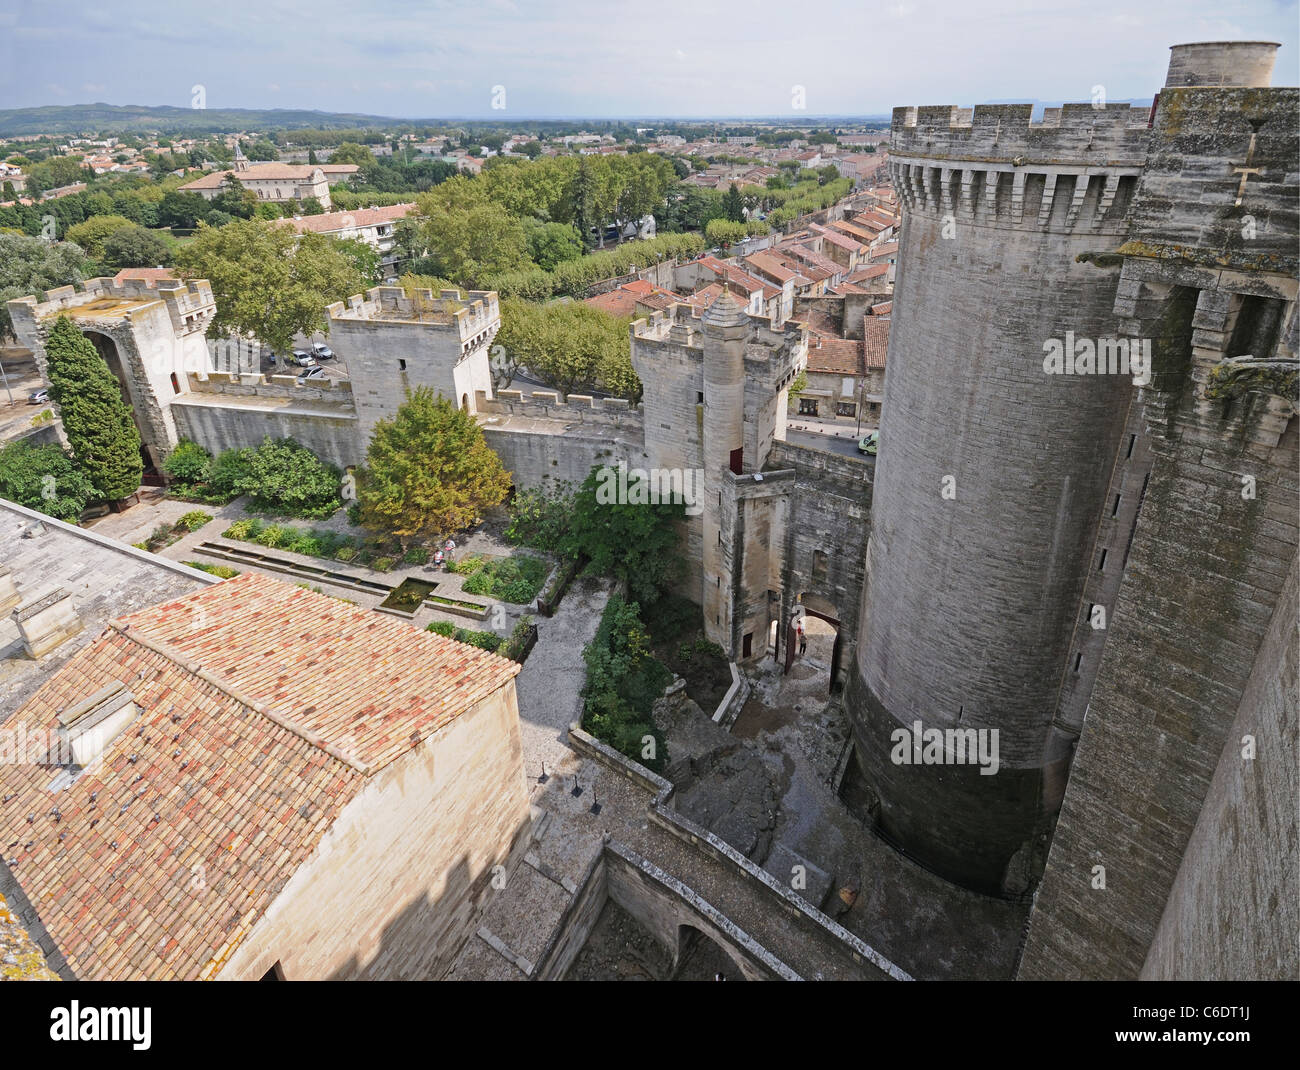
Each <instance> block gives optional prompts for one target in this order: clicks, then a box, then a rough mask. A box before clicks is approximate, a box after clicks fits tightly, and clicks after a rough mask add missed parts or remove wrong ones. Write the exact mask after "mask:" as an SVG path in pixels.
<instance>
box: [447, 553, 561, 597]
mask: <svg viewBox="0 0 1300 1070" xmlns="http://www.w3.org/2000/svg"><path fill="white" fill-rule="evenodd" d="M447 571H448V572H454V573H456V574H457V575H460V576H464V577H465V581H464V583H463V584H462V589H463V590H464V591H465V593H466V594H477V595H483V596H484V597H487V598H496V599H498V600H500V601H502V602H511V603H514V604H516V605H525V604H527V603H529V602H531V601H532V600H533V599H534V598H536V597H537V593H538V592H539V591H540V590H541V589H542V584H543V583H545V582H546V574H547V573H548V572H549V571H550V565H549V564H548V563H547V562H546V561H545V560H543V559H542V558H540V557H534V556H533V555H531V554H512V555H511V556H510V557H492V556H490V555H488V554H469V555H467V556H466V557H464V558H462V559H461V560H460V561H452V562H449V563H448V565H447Z"/></svg>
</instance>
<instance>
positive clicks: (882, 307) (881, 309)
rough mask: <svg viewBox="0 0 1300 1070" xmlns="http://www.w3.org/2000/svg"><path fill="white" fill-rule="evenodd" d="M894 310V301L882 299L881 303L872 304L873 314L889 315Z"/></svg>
mask: <svg viewBox="0 0 1300 1070" xmlns="http://www.w3.org/2000/svg"><path fill="white" fill-rule="evenodd" d="M893 311H894V302H893V301H881V302H880V304H878V305H872V306H871V314H872V315H873V316H888V315H889V314H890V313H891V312H893Z"/></svg>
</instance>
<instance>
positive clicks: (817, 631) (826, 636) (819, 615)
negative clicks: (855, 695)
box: [774, 594, 843, 693]
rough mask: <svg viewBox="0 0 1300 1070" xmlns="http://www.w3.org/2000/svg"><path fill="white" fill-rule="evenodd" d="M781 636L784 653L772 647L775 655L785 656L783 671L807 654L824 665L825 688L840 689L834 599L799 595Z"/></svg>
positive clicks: (840, 642)
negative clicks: (826, 669) (825, 671)
mask: <svg viewBox="0 0 1300 1070" xmlns="http://www.w3.org/2000/svg"><path fill="white" fill-rule="evenodd" d="M801 627H802V632H803V635H802V638H801V636H800V628H801ZM778 634H779V633H778ZM782 639H783V641H784V644H785V645H784V654H782V651H781V648H780V647H778V649H777V650H776V651H774V656H776V657H777V658H778V659H780V658H782V657H783V658H784V665H783V667H782V670H781V671H782V675H785V674H787V673H789V671H790V669H791V667H792V666H793V665H794V663H795V661H796V660H799V659H801V658H806V659H807V660H809V661H810V662H813V663H816V664H825V665H826V666H827V668H828V680H827V687H826V690H827V691H828V692H831V693H833V692H835V691H837V690H838V689H839V687H840V682H839V677H840V662H841V660H842V659H841V655H842V653H843V637H842V635H841V631H840V618H839V612H838V610H837V609H836V607H835V605H834V604H833V603H831V602H829V601H828V600H826V599H825V598H819V597H818V596H817V595H815V594H804V595H803V596H801V598H800V599H799V601H797V602H796V603H795V605H794V608H793V610H792V611H791V613H790V616H789V619H788V620H787V621H786V627H785V634H784V636H783V637H782ZM801 647H802V649H801Z"/></svg>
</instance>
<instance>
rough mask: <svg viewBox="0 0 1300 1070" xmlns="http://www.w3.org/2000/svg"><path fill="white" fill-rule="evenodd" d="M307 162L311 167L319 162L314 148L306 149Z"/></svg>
mask: <svg viewBox="0 0 1300 1070" xmlns="http://www.w3.org/2000/svg"><path fill="white" fill-rule="evenodd" d="M307 163H308V164H310V165H311V166H312V167H315V166H316V165H317V164H318V163H320V160H318V159H316V150H315V149H308V150H307Z"/></svg>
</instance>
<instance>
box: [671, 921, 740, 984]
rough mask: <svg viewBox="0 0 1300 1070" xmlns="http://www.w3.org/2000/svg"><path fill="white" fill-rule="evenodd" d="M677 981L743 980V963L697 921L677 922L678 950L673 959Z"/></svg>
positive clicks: (674, 976) (675, 979)
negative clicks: (697, 924)
mask: <svg viewBox="0 0 1300 1070" xmlns="http://www.w3.org/2000/svg"><path fill="white" fill-rule="evenodd" d="M672 979H673V980H674V981H718V980H722V981H744V980H747V978H746V977H745V974H744V972H743V970H742V969H741V966H740V964H739V963H738V962H737V961H736V960H735V959H733V958H732V957H731V954H730V952H729V951H728V950H727V949H726V948H725V947H724V946H723V945H722V944H719V943H718V942H717V941H716V940H714V939H713V938H712V937H711V936H710V935H709V934H708V933H706V932H704V931H703V930H702V929H697V928H696V927H695V926H694V925H679V926H677V954H676V956H675V958H674V961H673V973H672Z"/></svg>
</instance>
